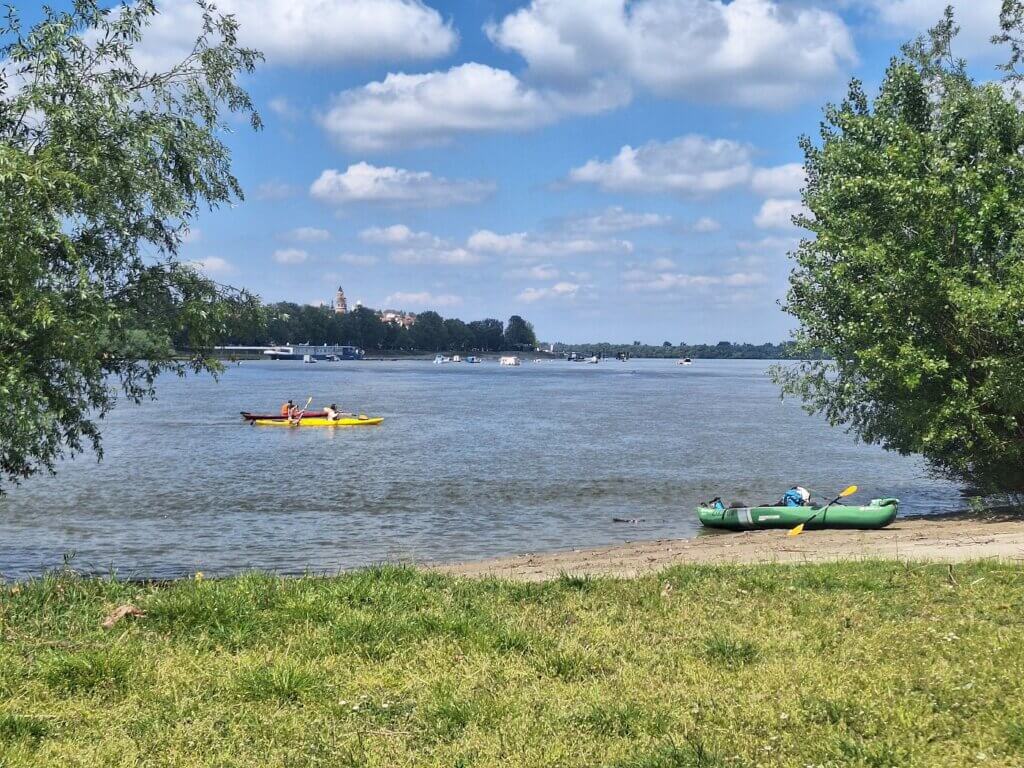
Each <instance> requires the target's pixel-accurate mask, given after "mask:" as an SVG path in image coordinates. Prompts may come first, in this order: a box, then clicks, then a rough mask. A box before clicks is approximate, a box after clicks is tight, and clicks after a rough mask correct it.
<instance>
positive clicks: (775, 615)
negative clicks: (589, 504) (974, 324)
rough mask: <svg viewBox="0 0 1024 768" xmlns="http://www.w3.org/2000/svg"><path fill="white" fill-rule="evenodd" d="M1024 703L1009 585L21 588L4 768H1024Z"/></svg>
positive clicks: (985, 578)
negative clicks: (123, 609)
mask: <svg viewBox="0 0 1024 768" xmlns="http://www.w3.org/2000/svg"><path fill="white" fill-rule="evenodd" d="M127 602H132V603H134V604H136V605H137V606H138V607H140V608H141V609H142V610H143V611H145V613H146V616H145V618H143V619H126V620H125V621H123V622H121V623H119V624H117V625H116V626H115V627H114V628H113V629H110V630H105V629H102V628H101V626H100V624H101V621H102V620H103V618H104V616H105V615H106V614H107V613H108V611H109V610H110V609H111V608H113V607H114V606H117V605H119V604H123V603H127ZM1022 679H1024V569H1021V568H1019V567H1013V566H1009V565H999V564H976V565H965V566H955V567H953V568H952V569H951V570H949V569H948V567H947V566H945V565H929V566H907V565H899V564H895V563H882V562H879V563H855V564H834V565H816V566H802V567H783V566H756V567H719V568H714V567H701V566H687V567H679V568H674V569H670V570H668V571H665V572H664V573H662V574H661V575H659V576H657V577H651V578H645V579H638V580H632V581H614V580H602V579H573V578H563V579H560V580H556V581H552V582H549V583H542V584H518V583H510V582H500V581H486V580H485V581H469V580H456V579H453V578H450V577H445V576H441V575H438V574H429V573H421V572H417V571H412V570H405V569H392V568H387V569H381V570H371V571H365V572H359V573H354V574H351V575H347V576H343V577H340V578H332V579H318V578H308V579H278V578H272V577H267V576H258V575H249V576H243V577H240V578H235V579H229V580H223V581H219V580H218V581H212V580H205V581H198V582H196V581H191V582H179V583H174V584H170V585H164V586H141V585H126V584H120V583H112V582H110V581H103V580H79V579H75V578H72V577H66V576H65V577H51V578H48V579H46V580H44V581H41V582H36V583H32V584H25V585H20V586H15V587H13V588H11V587H10V586H9V587H7V588H3V587H0V765H2V766H5V767H6V766H23V765H24V766H28V765H31V766H52V765H62V766H100V765H119V766H120V765H124V766H128V765H132V766H136V765H176V766H192V765H204V766H206V765H208V766H300V765H325V766H326V765H330V766H346V765H373V766H414V765H415V766H419V765H430V766H471V765H472V766H478V765H479V766H485V765H486V766H498V765H504V766H507V765H517V766H530V767H531V768H532V767H534V766H617V767H620V768H673V767H677V766H755V765H779V766H783V765H784V766H807V765H812V766H818V765H822V766H901V767H902V766H964V765H991V766H1010V765H1020V762H1019V761H1020V759H1021V755H1022V754H1024V700H1022V697H1021V695H1020V681H1021V680H1022Z"/></svg>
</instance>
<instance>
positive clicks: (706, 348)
mask: <svg viewBox="0 0 1024 768" xmlns="http://www.w3.org/2000/svg"><path fill="white" fill-rule="evenodd" d="M555 349H556V351H557V352H559V353H570V352H575V353H576V354H579V355H585V356H587V357H589V356H591V355H602V356H604V357H615V356H617V355H620V354H626V355H629V356H630V357H670V358H675V357H679V358H683V357H690V358H700V359H702V360H787V359H793V358H795V357H797V356H798V355H797V353H796V348H795V346H794V344H793V342H791V341H784V342H782V343H781V344H771V343H765V344H739V343H735V342H732V341H720V342H718V343H717V344H686V343H684V342H680V343H679V344H672V343H671V342H669V341H666V342H664V343H663V344H658V345H654V344H642V343H640V342H639V341H634V342H633V343H632V344H610V343H608V342H601V343H598V344H556V345H555ZM799 357H801V358H806V357H807V355H806V354H803V355H799ZM821 358H822V355H821V353H815V354H814V355H812V357H811V359H815V360H820V359H821Z"/></svg>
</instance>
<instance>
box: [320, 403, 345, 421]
mask: <svg viewBox="0 0 1024 768" xmlns="http://www.w3.org/2000/svg"><path fill="white" fill-rule="evenodd" d="M324 413H326V414H327V420H328V421H337V420H338V419H340V418H341V414H340V413H338V406H337V405H336V404H335V403H331V404H330V405H329V406H327V407H326V408H324Z"/></svg>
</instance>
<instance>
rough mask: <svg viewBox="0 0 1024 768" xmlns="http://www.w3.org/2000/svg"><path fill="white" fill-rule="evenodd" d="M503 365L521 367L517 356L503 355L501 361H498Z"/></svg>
mask: <svg viewBox="0 0 1024 768" xmlns="http://www.w3.org/2000/svg"><path fill="white" fill-rule="evenodd" d="M498 362H499V363H501V364H502V365H513V366H514V365H519V362H520V361H519V358H518V357H516V356H515V355H502V358H501V360H499V361H498Z"/></svg>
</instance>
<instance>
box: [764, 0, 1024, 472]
mask: <svg viewBox="0 0 1024 768" xmlns="http://www.w3.org/2000/svg"><path fill="white" fill-rule="evenodd" d="M1021 18H1022V17H1021V14H1020V4H1019V3H1016V2H1008V3H1005V4H1004V9H1003V16H1002V23H1003V28H1004V34H1006V35H1016V36H1017V37H1019V30H1020V22H1021ZM956 32H957V28H956V26H955V24H954V20H953V16H952V12H951V11H950V10H947V13H946V16H945V18H944V19H943V21H942V22H941V23H940V24H939V25H938V26H937V27H935V28H934V29H933V30H932V31H931V33H930V34H929V36H928V37H926V38H923V39H920V40H918V41H916V42H915V43H913V44H910V45H908V46H905V47H904V49H903V53H902V55H901V56H899V57H897V58H895V59H894V60H893V61H892V63H891V65H890V66H889V68H888V70H887V71H886V73H885V78H884V80H883V82H882V84H881V87H880V89H879V92H878V95H877V97H876V98H875V99H874V100H873V101H871V100H869V98H868V96H867V95H866V94H865V92H864V90H863V88H862V87H861V84H860V83H859V82H857V81H854V82H852V83H851V84H850V88H849V94H848V95H847V97H846V99H845V100H844V101H843V102H842V103H841V104H838V105H835V106H829V107H828V108H827V109H826V110H825V119H824V122H823V124H822V127H821V136H820V141H818V142H815V141H812V140H811V139H810V138H804V139H803V140H802V147H803V150H804V154H805V158H806V160H805V168H806V175H807V186H806V188H805V190H804V193H803V201H804V204H805V206H806V208H807V211H808V213H807V214H806V215H805V216H802V217H799V223H800V224H801V225H802V226H803V227H805V228H806V229H808V230H809V231H810V232H811V233H812V237H808V238H805V239H804V240H803V241H802V242H801V244H800V246H799V248H798V250H797V251H796V253H795V254H794V256H795V260H796V267H795V269H794V271H793V273H792V276H791V280H790V291H789V295H788V300H787V305H786V309H787V311H788V312H789V313H791V314H792V315H793V316H794V317H796V318H797V319H798V320H799V322H800V328H799V331H798V333H797V337H796V338H797V343H798V345H799V347H800V348H801V349H804V350H811V349H815V348H820V349H823V350H825V351H826V352H827V353H830V355H831V356H832V357H834V360H827V361H826V360H821V361H813V362H805V363H803V364H801V365H799V366H797V367H795V368H788V369H787V368H784V369H779V370H777V371H776V377H777V379H778V380H779V381H780V382H781V383H782V385H783V388H784V391H785V392H787V393H795V394H797V395H799V396H800V397H801V398H803V400H804V403H805V405H806V407H807V408H808V409H809V410H811V411H815V412H820V413H823V414H824V415H825V416H826V417H827V418H828V419H829V421H830V422H832V423H833V424H842V425H846V426H847V427H848V428H850V429H851V430H852V431H853V432H855V433H856V434H857V435H858V436H860V437H861V438H862V439H864V440H865V441H867V442H870V443H877V444H880V445H882V446H884V447H886V448H888V449H892V450H896V451H899V452H900V453H903V454H910V453H919V454H922V455H923V456H924V457H925V458H927V459H928V461H929V462H930V463H931V464H932V466H933V467H934V468H935V469H936V470H938V471H939V472H941V473H943V474H945V475H947V476H950V477H953V478H956V479H960V480H963V481H965V482H967V483H969V484H971V485H973V486H976V487H980V488H983V489H987V490H997V489H998V490H1014V491H1016V490H1021V489H1024V333H1022V329H1024V115H1022V113H1021V111H1020V109H1019V107H1018V105H1017V104H1016V103H1015V102H1014V100H1013V99H1012V97H1010V96H1008V95H1007V94H1006V92H1005V91H1004V89H1003V88H1001V87H1000V86H999V85H998V84H995V83H982V84H979V83H976V82H974V81H973V80H972V78H971V77H970V76H969V75H968V73H967V71H966V66H965V64H964V62H963V61H960V60H958V59H955V58H954V57H953V55H952V53H951V46H952V43H953V41H954V40H955V36H956ZM1018 58H1019V57H1018ZM1011 75H1012V72H1011Z"/></svg>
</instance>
